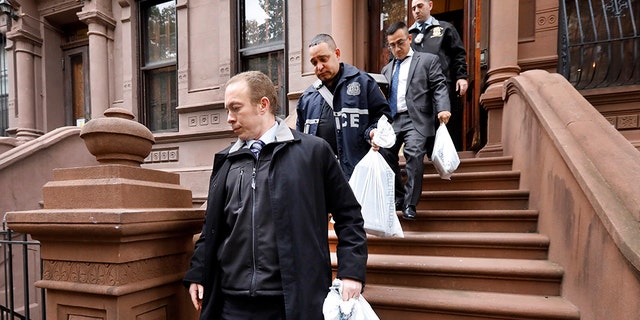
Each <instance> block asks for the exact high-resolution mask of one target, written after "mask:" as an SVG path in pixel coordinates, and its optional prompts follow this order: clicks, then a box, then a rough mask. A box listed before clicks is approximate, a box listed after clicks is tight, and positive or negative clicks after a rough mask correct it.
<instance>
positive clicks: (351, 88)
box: [347, 82, 360, 96]
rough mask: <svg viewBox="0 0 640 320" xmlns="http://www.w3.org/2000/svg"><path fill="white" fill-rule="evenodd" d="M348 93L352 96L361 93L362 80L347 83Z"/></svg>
mask: <svg viewBox="0 0 640 320" xmlns="http://www.w3.org/2000/svg"><path fill="white" fill-rule="evenodd" d="M347 94H348V95H350V96H359V95H360V82H352V83H349V85H347Z"/></svg>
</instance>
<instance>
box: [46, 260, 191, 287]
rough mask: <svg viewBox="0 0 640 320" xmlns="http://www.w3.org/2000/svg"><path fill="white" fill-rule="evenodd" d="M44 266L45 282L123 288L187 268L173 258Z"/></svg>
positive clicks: (47, 263) (181, 261)
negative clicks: (118, 262)
mask: <svg viewBox="0 0 640 320" xmlns="http://www.w3.org/2000/svg"><path fill="white" fill-rule="evenodd" d="M42 264H43V265H42V270H43V274H42V280H51V281H63V282H74V283H82V284H91V285H103V286H122V285H125V284H130V283H135V282H140V281H144V280H148V279H153V278H157V277H160V276H162V275H164V274H167V273H168V274H174V273H179V272H180V271H181V270H182V269H183V267H184V257H183V256H175V255H173V256H166V257H158V258H153V259H145V260H140V261H132V262H129V263H123V264H111V263H88V262H76V261H52V260H44V261H42Z"/></svg>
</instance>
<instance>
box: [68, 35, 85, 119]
mask: <svg viewBox="0 0 640 320" xmlns="http://www.w3.org/2000/svg"><path fill="white" fill-rule="evenodd" d="M88 52H89V47H88V46H81V47H76V48H73V49H68V50H65V51H64V84H65V98H64V100H65V114H66V122H67V125H71V126H78V127H82V126H83V125H84V124H85V122H87V121H89V120H90V119H91V99H90V96H89V86H88V84H89V53H88Z"/></svg>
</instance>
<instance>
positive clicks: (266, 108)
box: [259, 97, 271, 112]
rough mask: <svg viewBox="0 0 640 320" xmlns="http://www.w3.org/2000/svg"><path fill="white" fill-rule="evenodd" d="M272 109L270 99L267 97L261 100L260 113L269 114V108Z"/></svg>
mask: <svg viewBox="0 0 640 320" xmlns="http://www.w3.org/2000/svg"><path fill="white" fill-rule="evenodd" d="M270 107H271V102H270V101H269V98H267V97H262V98H260V107H259V108H260V111H266V112H269V108H270Z"/></svg>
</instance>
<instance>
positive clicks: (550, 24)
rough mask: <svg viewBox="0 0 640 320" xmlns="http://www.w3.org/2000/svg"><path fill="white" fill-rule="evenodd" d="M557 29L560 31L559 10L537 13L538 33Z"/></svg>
mask: <svg viewBox="0 0 640 320" xmlns="http://www.w3.org/2000/svg"><path fill="white" fill-rule="evenodd" d="M555 29H558V10H557V8H556V9H548V10H543V11H538V12H536V32H540V31H547V30H555Z"/></svg>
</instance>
